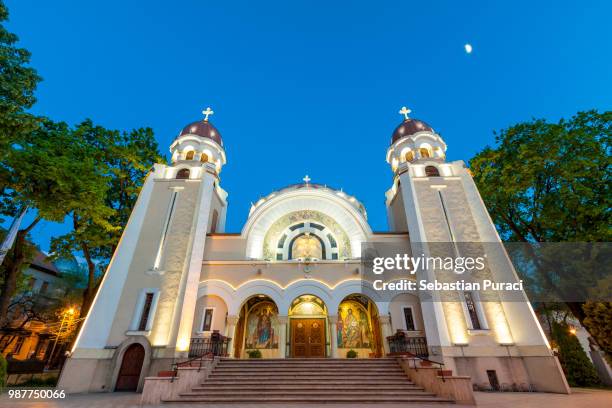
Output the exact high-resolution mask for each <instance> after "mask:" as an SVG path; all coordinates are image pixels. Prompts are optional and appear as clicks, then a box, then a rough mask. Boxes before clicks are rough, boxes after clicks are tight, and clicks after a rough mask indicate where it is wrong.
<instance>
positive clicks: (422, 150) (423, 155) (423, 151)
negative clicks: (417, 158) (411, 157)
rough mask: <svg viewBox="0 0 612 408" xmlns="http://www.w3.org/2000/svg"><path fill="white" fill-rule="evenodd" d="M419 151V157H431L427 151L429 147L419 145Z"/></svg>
mask: <svg viewBox="0 0 612 408" xmlns="http://www.w3.org/2000/svg"><path fill="white" fill-rule="evenodd" d="M419 153H420V155H421V159H428V158H430V157H431V154H430V153H429V149H428V148H426V147H421V148H420V149H419Z"/></svg>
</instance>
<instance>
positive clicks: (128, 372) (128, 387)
mask: <svg viewBox="0 0 612 408" xmlns="http://www.w3.org/2000/svg"><path fill="white" fill-rule="evenodd" d="M144 356H145V350H144V347H142V345H140V344H138V343H134V344H132V345H130V346H129V347H128V348H127V349H126V350H125V353H123V360H122V361H121V368H120V369H119V375H118V376H117V384H116V385H115V391H136V390H137V389H138V382H139V380H140V372H141V371H142V363H143V361H144Z"/></svg>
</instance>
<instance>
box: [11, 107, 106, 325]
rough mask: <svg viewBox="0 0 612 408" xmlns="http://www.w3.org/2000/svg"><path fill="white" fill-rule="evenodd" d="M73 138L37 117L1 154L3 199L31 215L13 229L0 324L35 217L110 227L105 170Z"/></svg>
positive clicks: (90, 150) (22, 265) (24, 263)
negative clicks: (5, 177)
mask: <svg viewBox="0 0 612 408" xmlns="http://www.w3.org/2000/svg"><path fill="white" fill-rule="evenodd" d="M77 136H78V135H77V134H76V133H75V132H72V131H71V130H70V129H69V127H68V125H66V124H65V123H61V122H60V123H55V122H52V121H50V120H48V119H41V120H40V122H39V125H38V127H37V128H36V129H35V130H34V131H33V132H31V133H29V134H28V135H25V137H24V138H23V140H21V141H20V142H19V143H13V147H12V152H11V154H9V155H7V156H6V158H5V161H4V165H5V166H6V167H7V168H8V169H10V178H9V187H10V188H7V189H6V190H5V191H4V199H5V201H6V202H8V203H9V204H10V205H11V206H13V207H23V206H29V207H30V208H34V209H35V210H36V216H35V218H34V220H33V221H32V222H31V223H30V225H28V226H27V227H25V228H23V229H21V230H19V232H18V233H17V237H16V239H15V243H14V244H13V248H12V250H11V251H10V252H9V254H7V257H6V258H5V263H4V265H3V272H4V273H3V276H2V285H1V287H0V288H1V290H2V292H1V293H0V327H3V326H4V325H6V323H7V312H8V307H9V304H10V301H11V298H12V297H13V295H14V294H15V290H16V288H17V281H18V279H19V276H20V273H21V271H22V269H23V268H25V267H26V266H27V264H28V262H29V259H28V256H27V253H26V238H27V235H28V233H29V232H30V231H31V230H32V229H33V228H34V227H35V226H36V225H37V223H38V222H39V221H40V220H42V219H45V220H48V221H56V222H62V221H63V220H64V218H65V217H66V215H68V214H70V213H76V214H79V216H81V217H84V218H87V219H90V220H92V222H95V223H96V224H97V225H98V226H99V227H100V228H102V229H106V230H110V229H112V226H111V225H110V224H109V223H108V221H107V219H108V218H109V217H110V216H111V214H112V212H113V211H112V209H109V208H108V207H107V206H106V205H105V198H106V190H107V189H108V185H107V183H106V173H107V171H106V170H105V169H104V168H100V167H99V166H98V163H97V162H96V161H95V160H94V159H93V156H94V155H95V153H96V150H95V149H94V148H93V147H92V146H91V145H89V144H88V143H86V142H85V141H84V140H82V139H80V138H78V137H77Z"/></svg>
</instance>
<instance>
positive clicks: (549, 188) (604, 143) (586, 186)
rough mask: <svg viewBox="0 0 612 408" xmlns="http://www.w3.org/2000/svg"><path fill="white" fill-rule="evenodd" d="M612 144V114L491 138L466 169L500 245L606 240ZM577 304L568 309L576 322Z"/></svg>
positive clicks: (539, 124) (535, 123)
mask: <svg viewBox="0 0 612 408" xmlns="http://www.w3.org/2000/svg"><path fill="white" fill-rule="evenodd" d="M611 141H612V112H604V113H598V112H597V111H588V112H579V113H577V114H576V115H575V116H574V117H573V118H571V120H569V121H566V120H561V121H559V123H547V122H546V121H545V120H541V119H539V120H532V121H530V122H526V123H519V124H516V125H514V126H511V127H509V128H508V129H505V130H502V131H501V132H499V133H498V134H496V142H497V144H498V146H497V147H495V148H492V147H486V148H485V149H484V150H483V151H482V152H480V153H478V154H477V155H476V156H475V157H474V158H472V160H471V161H470V169H471V171H472V173H473V175H474V180H475V182H476V184H477V185H478V188H479V190H480V193H481V195H482V197H483V200H484V202H485V204H486V206H487V208H488V209H489V212H490V214H491V217H492V219H493V222H494V223H495V225H496V227H497V229H498V231H499V233H500V236H501V238H502V240H504V241H514V242H516V241H519V242H526V243H532V244H538V243H542V242H606V241H610V238H612V229H611V228H610V225H611V221H612V212H611V211H610V208H612V206H611V204H612V195H611V194H610V188H611V186H612V183H611V182H610V181H611V179H612V158H611V156H610V149H611ZM543 279H550V277H549V276H544V277H543ZM582 303H583V302H575V301H568V302H567V306H568V308H569V309H570V310H571V312H572V313H573V314H574V316H575V317H576V318H578V320H579V321H580V322H581V323H582V322H583V321H584V319H585V313H584V311H583V309H582Z"/></svg>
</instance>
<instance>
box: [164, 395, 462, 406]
mask: <svg viewBox="0 0 612 408" xmlns="http://www.w3.org/2000/svg"><path fill="white" fill-rule="evenodd" d="M164 402H166V403H168V402H170V403H176V402H178V403H188V402H196V403H197V402H207V403H223V402H224V403H243V404H244V403H258V402H259V403H276V402H284V403H309V402H319V403H350V404H354V403H356V402H358V403H360V404H364V403H383V402H396V403H401V402H405V403H446V404H448V403H452V402H453V401H452V400H449V399H444V398H439V397H429V396H423V397H418V396H392V395H389V396H386V395H382V396H379V395H372V394H368V395H367V397H365V398H364V397H360V398H359V400H358V401H355V397H354V396H351V395H347V396H335V397H334V396H326V395H322V396H317V395H308V396H304V397H297V398H295V397H292V396H267V395H263V396H248V397H241V396H234V397H181V398H176V399H169V400H164Z"/></svg>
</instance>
